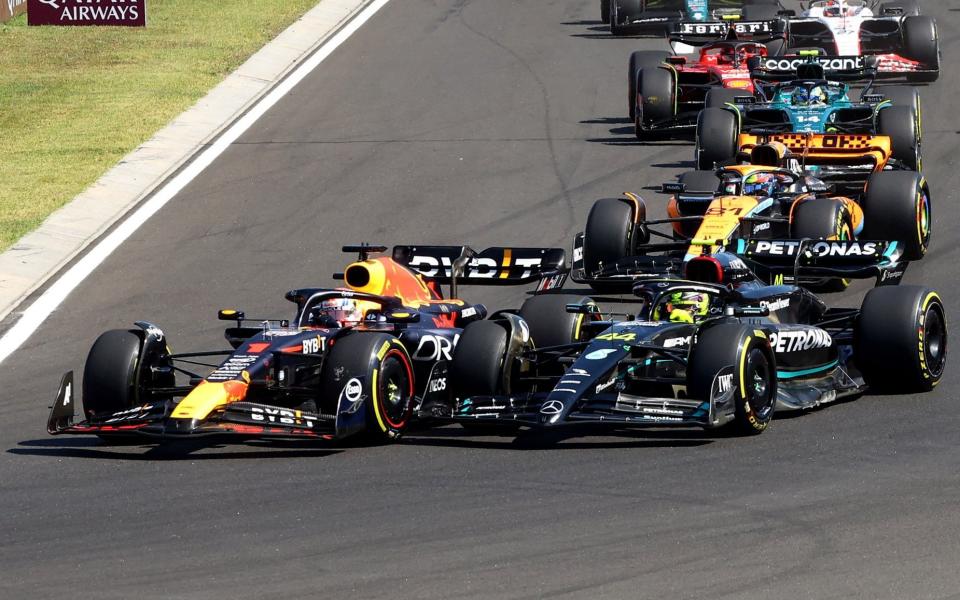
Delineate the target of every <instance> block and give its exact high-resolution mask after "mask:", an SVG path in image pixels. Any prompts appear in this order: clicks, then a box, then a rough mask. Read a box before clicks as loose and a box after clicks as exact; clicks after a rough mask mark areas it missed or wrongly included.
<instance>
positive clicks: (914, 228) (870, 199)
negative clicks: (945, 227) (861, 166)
mask: <svg viewBox="0 0 960 600" xmlns="http://www.w3.org/2000/svg"><path fill="white" fill-rule="evenodd" d="M860 206H861V208H863V231H862V232H861V234H860V238H861V239H864V240H888V241H895V242H898V243H900V244H902V245H903V256H904V258H905V259H906V260H918V259H920V258H923V255H924V254H926V253H927V249H928V248H929V247H930V238H931V235H932V231H931V222H932V221H931V219H932V206H931V201H930V188H929V186H927V183H926V180H924V178H923V177H922V176H921V175H920V174H919V173H915V172H912V171H887V172H883V173H874V174H873V175H871V176H870V178H869V179H868V180H867V189H866V193H865V194H864V196H863V200H862V201H861V203H860Z"/></svg>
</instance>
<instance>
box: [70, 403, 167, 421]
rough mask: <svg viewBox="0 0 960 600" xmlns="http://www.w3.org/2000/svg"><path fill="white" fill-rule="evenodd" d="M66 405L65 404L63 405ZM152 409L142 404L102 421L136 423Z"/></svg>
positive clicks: (150, 405) (150, 406)
mask: <svg viewBox="0 0 960 600" xmlns="http://www.w3.org/2000/svg"><path fill="white" fill-rule="evenodd" d="M64 404H66V403H64ZM152 408H153V405H152V404H144V405H143V406H135V407H133V408H128V409H127V410H122V411H120V412H115V413H113V416H112V417H110V418H109V419H107V420H106V421H104V423H119V422H121V421H137V420H139V419H143V418H145V417H146V416H147V413H149V412H150V409H152Z"/></svg>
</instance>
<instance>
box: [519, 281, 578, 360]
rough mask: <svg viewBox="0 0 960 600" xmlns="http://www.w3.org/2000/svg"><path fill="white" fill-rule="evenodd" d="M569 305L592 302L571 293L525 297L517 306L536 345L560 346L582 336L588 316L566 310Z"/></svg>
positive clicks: (543, 346)
mask: <svg viewBox="0 0 960 600" xmlns="http://www.w3.org/2000/svg"><path fill="white" fill-rule="evenodd" d="M568 304H581V305H589V304H594V302H593V300H591V299H590V298H588V297H586V296H579V295H574V294H544V295H542V296H533V297H531V298H528V299H527V300H526V301H525V302H524V303H523V306H521V307H520V317H521V318H522V319H523V320H524V321H526V323H527V325H528V326H529V327H530V338H531V339H532V340H533V345H534V346H535V347H536V348H546V347H549V346H562V345H563V344H570V343H573V342H576V341H579V340H580V339H581V337H582V334H583V332H582V328H583V321H584V319H585V318H587V315H583V314H576V313H569V312H567V305H568Z"/></svg>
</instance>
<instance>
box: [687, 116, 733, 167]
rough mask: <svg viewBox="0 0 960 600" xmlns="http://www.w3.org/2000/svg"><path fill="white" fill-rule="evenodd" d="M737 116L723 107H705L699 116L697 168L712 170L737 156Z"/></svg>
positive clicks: (696, 152)
mask: <svg viewBox="0 0 960 600" xmlns="http://www.w3.org/2000/svg"><path fill="white" fill-rule="evenodd" d="M738 134H739V127H738V126H737V116H736V115H735V114H733V112H731V111H729V110H725V109H722V108H705V109H703V110H701V111H700V114H699V115H698V116H697V141H696V144H697V145H696V150H695V154H696V162H697V169H699V170H701V171H710V170H713V169H715V168H716V165H718V164H725V163H728V162H729V161H732V160H733V159H734V158H736V156H737V136H738Z"/></svg>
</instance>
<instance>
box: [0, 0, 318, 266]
mask: <svg viewBox="0 0 960 600" xmlns="http://www.w3.org/2000/svg"><path fill="white" fill-rule="evenodd" d="M316 3H317V0H256V1H255V2H251V1H250V0H150V2H149V5H148V11H149V12H148V15H147V19H148V20H147V27H146V28H145V29H133V28H126V27H27V23H26V16H25V15H23V16H20V17H17V18H16V19H14V20H13V21H11V22H9V23H6V24H3V25H0V249H5V248H7V247H8V246H10V244H12V243H13V242H15V241H16V240H17V239H18V238H20V237H21V236H23V235H24V234H25V233H27V232H29V231H31V230H33V229H35V228H36V227H37V226H38V225H39V224H40V223H41V222H42V221H43V219H45V218H46V217H47V216H48V215H49V214H50V213H51V212H53V211H54V210H56V209H57V208H59V207H61V206H63V205H64V204H65V203H67V202H68V201H70V200H71V199H72V198H73V197H74V196H76V195H77V194H79V193H80V192H81V191H83V190H84V189H85V188H87V187H88V186H89V185H90V184H92V183H93V182H94V181H96V179H97V178H98V177H99V176H100V175H102V174H103V173H104V172H105V171H107V170H108V169H109V168H110V167H111V166H113V165H114V164H115V163H116V162H117V161H118V160H119V159H120V158H122V157H123V156H124V155H125V154H127V153H128V152H130V151H131V150H133V149H134V148H136V147H137V146H139V145H140V144H142V143H143V142H144V141H146V140H147V139H149V138H150V136H151V135H153V133H155V132H156V131H158V130H159V129H161V128H162V127H163V126H164V125H166V124H167V123H168V122H169V121H170V120H172V119H173V118H174V117H176V116H177V115H178V114H180V113H181V112H183V111H184V110H186V109H187V108H189V107H190V106H191V105H193V104H194V103H195V102H196V101H197V100H199V99H200V98H201V97H203V95H204V94H206V92H208V91H209V90H210V89H211V88H213V87H214V86H215V85H216V84H217V83H219V82H220V81H221V80H222V79H223V78H224V77H225V76H226V75H228V74H229V73H230V72H231V71H233V70H234V69H235V68H236V67H238V66H239V65H240V64H241V63H243V61H245V60H246V59H247V58H249V57H250V56H251V55H252V54H254V53H255V52H256V51H257V50H258V49H260V48H261V47H262V46H263V45H264V44H265V43H267V42H268V41H270V40H271V39H272V38H274V37H275V36H276V35H277V34H278V33H280V32H281V31H282V30H283V29H284V28H286V27H287V26H288V25H290V24H291V23H293V22H294V21H295V20H296V19H297V18H299V17H300V16H301V15H303V14H304V13H305V12H306V11H307V10H309V9H310V8H312V7H313V6H314V5H315V4H316Z"/></svg>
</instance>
